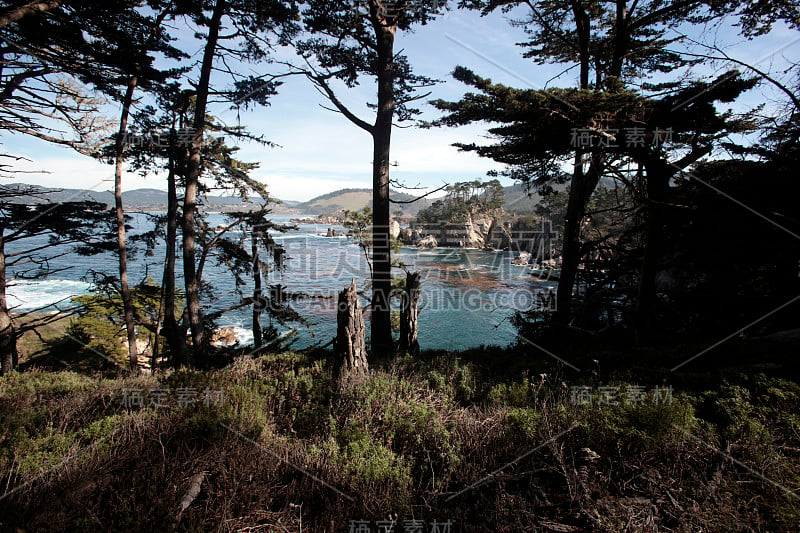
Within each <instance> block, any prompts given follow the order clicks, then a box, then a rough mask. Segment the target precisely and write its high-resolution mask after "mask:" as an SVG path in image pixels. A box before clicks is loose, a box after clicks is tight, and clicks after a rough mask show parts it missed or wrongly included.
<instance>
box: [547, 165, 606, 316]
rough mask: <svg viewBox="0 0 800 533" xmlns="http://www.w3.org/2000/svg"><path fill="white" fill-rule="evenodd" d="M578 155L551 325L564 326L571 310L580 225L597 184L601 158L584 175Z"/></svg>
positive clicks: (568, 206)
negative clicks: (552, 323)
mask: <svg viewBox="0 0 800 533" xmlns="http://www.w3.org/2000/svg"><path fill="white" fill-rule="evenodd" d="M579 158H580V154H578V155H576V157H575V172H574V174H573V176H572V182H571V183H570V187H569V198H568V200H567V213H566V217H565V220H564V237H563V244H562V250H561V277H560V278H559V281H558V289H557V291H556V311H555V313H554V315H553V322H554V323H555V324H557V325H562V326H563V325H566V324H567V323H568V322H569V318H570V315H571V309H572V293H573V291H574V289H575V278H576V277H577V275H578V266H579V265H580V262H581V223H582V222H583V217H584V215H585V214H586V202H587V201H588V200H589V198H590V197H591V196H592V193H593V192H594V189H595V187H597V183H598V182H599V181H600V171H599V168H598V166H599V165H600V156H599V155H597V156H593V157H592V164H591V165H590V167H589V169H588V170H587V171H586V172H584V171H583V166H582V164H581V163H580V161H579Z"/></svg>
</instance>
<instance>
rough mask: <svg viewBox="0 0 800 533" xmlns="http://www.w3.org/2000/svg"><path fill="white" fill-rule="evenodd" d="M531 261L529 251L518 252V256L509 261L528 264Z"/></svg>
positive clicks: (514, 263)
mask: <svg viewBox="0 0 800 533" xmlns="http://www.w3.org/2000/svg"><path fill="white" fill-rule="evenodd" d="M530 263H531V253H530V252H520V253H519V256H517V258H516V259H513V260H512V261H511V264H512V265H520V266H524V265H529V264H530Z"/></svg>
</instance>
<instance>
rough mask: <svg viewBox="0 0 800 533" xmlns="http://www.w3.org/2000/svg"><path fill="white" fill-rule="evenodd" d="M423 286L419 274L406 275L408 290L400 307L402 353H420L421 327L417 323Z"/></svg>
mask: <svg viewBox="0 0 800 533" xmlns="http://www.w3.org/2000/svg"><path fill="white" fill-rule="evenodd" d="M421 290H422V286H421V284H420V280H419V272H409V273H407V274H406V288H405V291H403V302H402V306H401V307H400V351H401V352H408V353H411V354H417V353H419V341H418V340H417V334H418V332H419V325H418V323H417V315H418V309H417V303H418V302H419V294H420V292H421Z"/></svg>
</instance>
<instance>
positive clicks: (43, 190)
mask: <svg viewBox="0 0 800 533" xmlns="http://www.w3.org/2000/svg"><path fill="white" fill-rule="evenodd" d="M17 187H27V185H25V184H22V183H12V184H9V185H3V188H6V189H15V188H17ZM34 188H35V191H36V195H35V196H30V197H27V198H25V201H26V202H29V203H46V202H54V203H55V202H81V201H93V202H100V203H103V204H106V205H107V206H109V207H110V206H113V205H114V193H112V192H111V191H92V190H88V189H53V188H49V187H39V186H34ZM122 201H123V203H124V204H125V207H126V208H127V209H134V210H138V209H152V210H160V209H166V207H167V193H166V191H161V190H159V189H135V190H132V191H126V192H123V193H122ZM202 201H203V203H204V204H205V205H206V206H207V207H208V208H211V209H222V210H224V209H235V208H241V206H242V205H243V202H242V200H241V199H240V198H238V197H235V196H205V195H204V196H203V198H202ZM292 203H295V202H292ZM286 207H291V206H286ZM278 209H279V206H276V209H275V211H276V212H277V211H278Z"/></svg>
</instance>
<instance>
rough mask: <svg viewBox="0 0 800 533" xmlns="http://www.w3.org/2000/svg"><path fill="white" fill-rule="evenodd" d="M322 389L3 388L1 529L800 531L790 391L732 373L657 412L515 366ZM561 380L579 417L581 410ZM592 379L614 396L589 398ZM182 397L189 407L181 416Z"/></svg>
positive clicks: (318, 383) (208, 374)
mask: <svg viewBox="0 0 800 533" xmlns="http://www.w3.org/2000/svg"><path fill="white" fill-rule="evenodd" d="M473 356H475V357H473ZM330 374H331V363H330V361H329V360H328V359H327V358H326V357H324V354H318V356H311V355H308V354H300V353H293V352H288V353H282V354H271V355H266V356H263V357H261V358H258V359H241V360H238V361H237V362H236V363H235V364H233V365H232V366H231V367H229V368H227V369H223V370H212V371H193V370H180V371H168V372H165V373H162V374H157V375H155V376H141V377H137V378H130V377H125V376H122V375H119V376H114V375H110V374H108V373H85V372H81V373H78V372H73V371H57V372H51V371H43V370H41V369H36V368H29V369H28V370H27V371H25V372H21V373H12V374H11V375H9V376H6V377H3V378H1V379H0V428H2V429H0V517H2V518H0V522H2V524H0V529H2V530H14V529H15V528H19V529H20V530H24V531H98V530H102V531H123V530H124V531H131V530H134V531H139V530H141V531H184V530H186V531H207V530H211V531H245V530H246V531H300V527H301V526H300V525H301V521H302V530H303V531H347V530H348V525H349V521H350V520H368V521H370V523H371V524H372V527H373V530H377V525H376V524H377V521H379V520H384V519H386V518H387V517H393V518H396V519H397V520H398V521H399V525H398V526H397V527H396V528H395V530H402V524H403V521H404V520H410V519H417V520H422V521H424V522H425V523H426V524H428V526H427V527H426V528H425V529H426V530H427V529H430V524H431V523H432V522H433V521H434V520H440V521H443V520H447V519H449V520H452V522H453V524H454V527H453V529H452V530H453V531H532V530H538V531H589V530H592V531H697V530H706V531H796V530H797V526H798V522H797V516H800V498H798V497H797V495H796V493H794V492H789V491H796V490H797V488H798V486H800V417H798V415H797V413H798V412H800V386H798V385H797V383H795V382H794V381H791V380H789V379H785V378H781V377H771V376H767V375H765V374H752V373H751V374H741V373H739V374H729V375H726V376H721V377H719V380H715V381H714V382H713V384H711V385H708V386H703V387H698V386H692V387H684V386H680V387H676V389H675V390H674V393H673V398H672V401H670V402H662V401H656V399H655V398H654V397H653V395H652V394H651V393H649V394H645V395H644V397H643V398H642V400H641V401H636V402H630V401H624V397H625V396H624V394H623V393H624V391H625V390H627V387H628V386H629V385H631V384H633V383H642V382H643V381H642V380H643V379H645V378H639V380H638V381H634V380H627V379H622V378H621V377H620V376H622V375H623V374H624V376H625V378H631V377H635V376H632V375H631V374H630V373H628V374H625V373H624V372H617V371H614V372H612V374H614V376H610V375H603V374H600V375H591V374H587V375H585V376H584V377H582V378H577V379H567V376H565V375H563V374H560V373H559V372H558V371H554V370H553V369H552V368H551V369H550V371H549V372H531V371H526V370H523V371H519V372H517V371H516V370H509V369H508V368H503V367H500V368H498V367H496V366H490V365H486V364H485V363H483V362H482V361H481V357H480V353H479V352H478V351H475V352H474V353H473V354H471V355H470V354H469V353H466V354H465V353H462V354H446V353H441V352H437V353H427V354H423V355H422V356H421V357H418V358H413V359H412V358H410V357H401V358H398V359H396V360H394V361H389V362H384V363H381V364H380V365H375V368H373V369H372V373H371V376H370V378H369V379H368V380H367V381H365V382H363V383H361V384H358V385H355V386H351V387H350V388H347V389H342V390H337V389H334V388H332V386H331V379H330V377H331V376H330ZM601 377H602V379H601ZM567 382H569V385H567ZM661 383H662V382H661V381H659V382H657V383H656V384H661ZM574 385H585V386H588V387H590V389H591V391H592V392H591V394H592V403H591V404H589V403H585V404H582V405H579V404H575V403H574V402H573V401H572V398H571V386H574ZM600 385H603V386H610V387H613V388H616V389H617V390H619V391H620V398H623V400H621V401H619V403H617V404H616V405H606V404H604V403H601V401H600V397H599V396H598V390H599V389H598V387H599V386H600ZM695 385H696V384H695ZM133 389H140V390H142V391H144V392H146V391H148V390H149V391H151V393H152V391H153V390H154V389H164V390H166V389H168V390H169V391H170V396H169V401H168V402H167V406H166V407H162V408H157V407H154V406H150V405H148V403H147V402H145V406H144V407H142V408H135V407H134V408H126V407H124V406H123V405H122V399H123V398H124V397H126V394H129V393H130V391H131V390H133ZM180 391H183V392H180ZM188 391H194V393H195V394H196V401H195V402H193V403H188V402H185V401H184V403H183V404H181V402H180V401H179V399H178V398H179V396H180V395H181V394H182V395H183V396H184V397H185V396H186V395H187V394H188ZM206 391H222V393H223V394H224V396H223V398H222V399H221V401H218V402H210V401H209V402H206V401H204V394H205V393H206ZM218 399H219V398H218ZM200 472H203V473H205V477H204V481H203V484H202V489H201V491H200V495H199V496H198V497H197V499H196V500H194V501H193V502H192V504H191V505H190V506H189V508H188V509H187V510H186V511H185V512H184V513H183V514H182V515H180V516H179V515H178V512H177V511H178V502H179V501H180V500H181V498H182V496H183V495H184V494H185V493H186V491H187V489H188V485H189V483H190V480H191V479H192V477H193V476H195V475H196V474H198V473H200ZM489 474H492V475H489ZM487 476H488V477H487Z"/></svg>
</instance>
